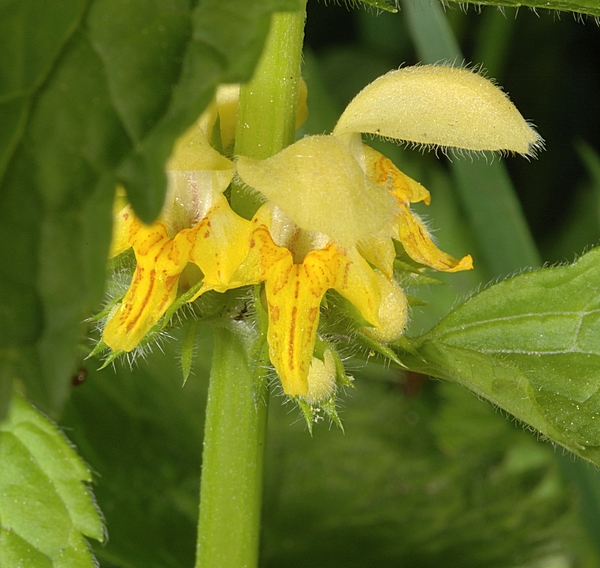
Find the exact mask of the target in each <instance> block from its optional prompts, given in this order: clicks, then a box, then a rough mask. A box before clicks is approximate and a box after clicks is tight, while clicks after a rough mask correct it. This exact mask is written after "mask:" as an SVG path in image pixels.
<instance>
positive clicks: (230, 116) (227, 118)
mask: <svg viewBox="0 0 600 568" xmlns="http://www.w3.org/2000/svg"><path fill="white" fill-rule="evenodd" d="M215 98H216V100H217V109H218V110H219V127H220V129H221V144H222V145H223V150H227V149H228V148H229V147H230V146H232V145H233V139H234V138H235V125H236V122H237V110H238V103H239V101H240V85H239V84H231V85H219V86H218V87H217V93H216V95H215Z"/></svg>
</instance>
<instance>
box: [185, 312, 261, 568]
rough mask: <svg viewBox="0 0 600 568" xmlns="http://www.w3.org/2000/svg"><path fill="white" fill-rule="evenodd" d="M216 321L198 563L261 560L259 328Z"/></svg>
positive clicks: (225, 567)
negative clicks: (256, 366) (256, 368)
mask: <svg viewBox="0 0 600 568" xmlns="http://www.w3.org/2000/svg"><path fill="white" fill-rule="evenodd" d="M247 325H248V324H246V323H244V322H238V323H235V322H233V323H232V324H231V325H230V326H226V327H215V329H214V350H213V362H212V369H211V375H210V387H209V391H208V403H207V409H206V430H205V433H204V452H203V456H202V481H201V489H200V496H201V505H200V520H199V523H198V548H197V556H196V567H197V568H200V567H202V568H209V567H210V568H212V567H213V566H214V567H215V568H217V567H218V568H241V567H242V566H247V567H249V568H251V567H253V566H256V565H257V563H258V542H259V531H260V509H261V502H262V463H263V454H264V443H265V427H266V422H267V404H266V401H265V399H264V398H263V396H264V394H265V393H257V392H256V390H257V389H256V388H255V387H256V386H257V385H256V378H255V376H254V373H253V368H254V365H253V355H254V352H253V347H254V345H255V341H256V337H255V333H253V332H252V331H251V330H248V329H247Z"/></svg>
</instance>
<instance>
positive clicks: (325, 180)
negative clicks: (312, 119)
mask: <svg viewBox="0 0 600 568" xmlns="http://www.w3.org/2000/svg"><path fill="white" fill-rule="evenodd" d="M237 168H238V174H239V175H240V177H241V178H242V180H243V181H244V182H245V183H247V184H248V185H249V186H250V187H253V188H254V189H256V190H257V191H259V192H260V193H262V194H263V195H264V196H265V197H266V198H267V199H268V200H269V201H271V202H272V203H274V204H275V205H277V206H278V207H279V208H280V209H281V210H283V211H284V212H285V213H286V214H287V215H288V216H289V217H290V218H291V219H292V220H293V221H294V222H295V223H296V224H297V225H298V226H299V227H300V228H302V229H305V230H308V231H318V232H320V233H324V234H326V235H327V236H328V237H330V238H331V239H332V240H334V241H335V242H337V243H339V244H341V245H342V246H352V245H354V244H355V243H356V242H357V241H358V240H359V239H361V238H363V237H366V236H367V235H371V234H373V233H376V232H377V231H379V230H380V229H382V228H383V227H385V226H386V225H388V224H389V223H390V221H391V219H392V217H393V215H394V213H395V212H396V211H395V200H394V199H393V198H392V196H391V195H390V194H389V192H387V191H383V190H382V188H381V187H380V186H378V185H377V184H375V183H374V182H372V181H371V180H370V179H369V178H368V177H367V176H366V175H365V173H364V172H363V170H362V169H361V168H360V166H359V164H358V162H357V161H356V160H355V159H354V157H353V156H352V155H351V154H350V152H349V150H348V148H347V146H345V145H344V144H343V143H342V142H340V141H339V140H337V139H336V138H335V137H334V136H310V137H307V138H303V139H302V140H300V141H298V142H296V143H295V144H292V145H291V146H288V147H287V148H286V149H284V150H283V151H281V152H279V153H278V154H276V155H275V156H273V157H271V158H268V159H266V160H254V159H251V158H247V157H245V156H241V157H240V158H239V159H238V162H237Z"/></svg>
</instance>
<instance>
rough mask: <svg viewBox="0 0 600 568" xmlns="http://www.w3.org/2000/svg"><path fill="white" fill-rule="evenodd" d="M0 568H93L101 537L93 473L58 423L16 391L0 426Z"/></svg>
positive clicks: (101, 530)
mask: <svg viewBox="0 0 600 568" xmlns="http://www.w3.org/2000/svg"><path fill="white" fill-rule="evenodd" d="M0 464H1V465H0V495H1V496H2V498H1V499H0V531H1V533H0V534H1V536H0V566H6V567H7V568H8V567H9V566H31V567H35V568H38V567H40V568H42V567H46V566H47V567H49V568H51V567H55V568H58V567H60V568H68V567H70V566H77V567H78V568H79V567H81V568H85V567H86V566H89V567H93V566H95V563H94V559H93V558H92V555H91V552H90V549H89V547H88V545H87V543H86V541H85V539H84V536H87V537H90V538H94V539H96V540H99V541H103V540H104V528H103V526H102V521H101V519H100V514H99V512H98V510H97V509H96V507H95V505H94V501H93V497H92V495H91V493H90V492H89V489H88V487H86V485H85V484H84V483H82V482H88V483H89V482H91V481H92V476H91V474H90V472H89V470H88V469H87V467H86V466H85V465H84V464H83V462H82V461H81V459H80V458H79V456H78V455H77V454H76V452H75V450H73V448H72V447H71V446H70V445H69V443H68V442H67V440H66V439H65V438H64V437H63V436H62V434H61V433H60V432H59V431H58V430H57V429H56V427H55V426H54V425H53V424H52V423H51V422H50V421H48V420H47V419H46V418H45V417H44V416H42V415H41V414H40V413H39V412H38V411H36V410H35V409H34V408H33V407H32V406H31V405H30V404H29V403H28V402H26V401H25V399H23V398H22V397H20V396H18V395H15V396H13V401H12V405H11V409H10V412H9V416H8V419H7V420H6V421H5V422H3V423H2V425H0Z"/></svg>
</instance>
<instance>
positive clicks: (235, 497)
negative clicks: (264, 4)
mask: <svg viewBox="0 0 600 568" xmlns="http://www.w3.org/2000/svg"><path fill="white" fill-rule="evenodd" d="M305 14H306V3H305V2H304V4H303V8H302V10H301V11H298V12H286V13H277V14H274V15H273V16H272V21H271V29H270V32H269V35H268V37H267V41H266V44H265V48H264V52H263V55H262V56H261V59H260V62H259V64H258V67H257V69H256V70H255V73H254V76H253V78H252V80H251V81H250V82H249V83H248V84H246V85H244V86H243V87H242V89H241V93H240V104H239V108H238V123H237V128H236V143H235V153H236V154H238V155H239V154H244V155H246V156H250V157H253V158H257V159H262V158H267V157H269V156H271V155H273V154H275V153H277V152H279V151H280V150H282V149H283V148H284V147H285V146H287V145H289V144H291V143H292V142H293V140H294V131H295V117H296V107H297V100H298V85H299V81H300V65H301V60H302V43H303V36H304V19H305ZM231 205H232V208H233V209H234V210H235V211H237V212H238V213H239V214H240V215H243V216H244V217H247V218H251V216H252V215H253V214H254V212H255V211H256V209H257V208H258V206H259V205H260V202H259V200H258V199H256V197H255V196H253V195H252V194H250V193H249V192H248V191H246V190H244V189H242V188H240V187H236V186H235V185H233V186H232V192H231ZM256 293H257V292H256V291H255V295H256ZM257 300H258V298H257ZM258 301H259V300H258ZM238 308H239V306H238ZM235 312H236V313H237V314H240V315H241V313H242V312H241V310H240V309H236V310H235ZM223 317H224V318H226V319H224V321H223V322H222V325H216V326H215V328H214V342H215V344H214V352H213V361H212V370H211V376H210V387H209V393H208V402H207V408H206V426H205V429H206V430H205V435H204V451H203V457H202V479H201V486H200V519H199V522H198V547H197V554H196V568H213V567H214V568H241V567H244V568H253V567H255V566H256V565H257V563H258V543H259V533H260V510H261V498H262V469H263V455H264V443H265V430H266V422H267V404H266V400H267V397H268V392H267V389H266V387H265V384H264V383H265V381H264V377H262V376H261V372H260V371H259V369H261V363H263V366H264V362H265V361H264V360H263V359H264V357H265V350H264V349H263V347H264V337H263V333H262V331H261V332H257V331H256V330H255V329H254V328H253V327H252V326H250V325H249V324H248V325H247V324H246V322H245V319H244V318H243V317H242V318H241V320H240V318H239V317H238V318H236V320H233V319H232V310H228V312H227V313H226V314H225V315H224V316H223Z"/></svg>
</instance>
